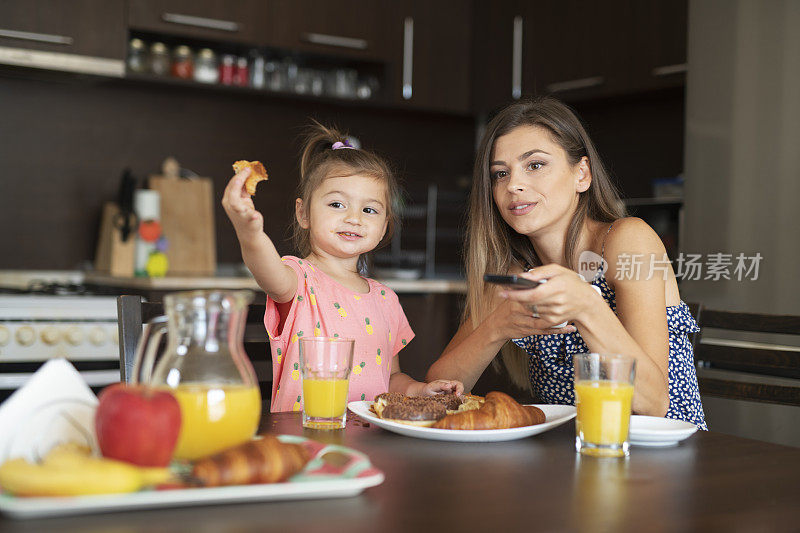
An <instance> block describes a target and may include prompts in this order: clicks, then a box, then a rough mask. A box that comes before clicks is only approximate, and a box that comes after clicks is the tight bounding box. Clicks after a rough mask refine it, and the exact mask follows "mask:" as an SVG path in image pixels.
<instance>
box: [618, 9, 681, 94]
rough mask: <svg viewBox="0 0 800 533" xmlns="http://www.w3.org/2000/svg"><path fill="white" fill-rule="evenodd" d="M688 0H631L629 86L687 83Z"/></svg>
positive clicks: (641, 86)
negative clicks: (633, 22)
mask: <svg viewBox="0 0 800 533" xmlns="http://www.w3.org/2000/svg"><path fill="white" fill-rule="evenodd" d="M688 14H689V6H688V0H650V1H648V2H634V4H633V16H634V21H635V24H634V25H633V26H632V33H631V45H630V51H631V63H630V64H631V69H630V74H631V76H630V80H629V83H630V86H631V88H632V89H634V90H647V89H660V88H666V87H680V86H683V85H684V84H685V83H686V68H687V64H686V39H687V35H686V32H687V27H688Z"/></svg>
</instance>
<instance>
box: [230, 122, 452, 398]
mask: <svg viewBox="0 0 800 533" xmlns="http://www.w3.org/2000/svg"><path fill="white" fill-rule="evenodd" d="M251 172H252V170H251V168H250V167H247V168H244V169H243V170H241V171H240V172H237V173H236V175H235V176H233V178H231V180H230V182H229V183H228V185H227V187H226V189H225V194H224V196H223V199H222V205H223V207H224V209H225V212H226V214H227V215H228V217H229V218H230V220H231V222H232V223H233V226H234V228H235V230H236V236H237V238H238V239H239V244H240V245H241V249H242V258H243V259H244V262H245V264H246V265H247V267H248V268H249V269H250V272H251V273H252V274H253V276H254V277H255V279H256V281H257V282H258V284H259V286H260V287H261V288H262V289H263V290H264V292H265V293H266V295H267V311H266V315H265V317H264V325H265V326H266V329H267V333H268V334H269V338H270V350H271V352H272V372H273V381H272V395H271V404H270V410H271V411H272V412H277V411H291V410H301V409H302V403H303V399H302V387H301V382H300V372H299V349H298V346H299V342H298V339H299V338H300V337H302V336H315V337H317V336H329V337H343V338H352V339H355V353H354V356H353V370H352V372H351V375H350V387H349V393H348V401H353V400H373V399H374V397H375V396H376V395H378V394H380V393H383V392H387V391H390V392H399V393H402V394H405V395H408V396H430V395H433V394H437V393H441V392H454V393H457V394H461V392H462V391H463V385H462V384H461V383H460V382H458V381H452V380H447V379H438V380H433V381H432V382H430V383H421V382H418V381H415V380H414V379H412V378H411V377H410V376H408V375H406V374H403V373H402V372H401V371H400V362H399V359H398V352H400V350H402V349H403V348H404V347H405V346H406V345H407V344H408V343H409V342H410V341H411V339H413V338H414V332H413V331H412V330H411V328H410V327H409V324H408V320H407V319H406V316H405V314H404V313H403V309H402V307H401V306H400V302H399V301H398V298H397V295H396V294H395V293H394V292H393V291H392V290H391V289H389V288H388V287H386V286H385V285H383V284H381V283H379V282H377V281H375V280H373V279H370V278H367V277H363V276H362V275H361V272H363V270H364V268H365V266H366V260H365V256H366V254H368V253H369V252H371V251H372V250H374V249H375V248H376V247H378V246H380V245H381V244H384V243H385V242H387V241H388V240H389V239H390V238H391V235H392V230H393V228H394V227H395V226H396V225H397V222H398V213H397V206H398V200H399V187H398V184H397V181H396V178H395V176H394V174H393V173H392V172H391V170H390V169H389V167H388V165H387V164H386V162H385V161H384V160H383V159H382V158H380V157H379V156H377V155H376V154H374V153H372V152H369V151H367V150H362V149H357V148H354V147H352V146H350V144H349V143H348V141H347V137H346V136H345V135H343V134H342V133H340V132H338V131H336V130H334V129H331V128H326V127H323V126H321V125H319V124H315V125H314V126H313V127H312V128H311V129H310V131H309V133H308V135H307V137H306V139H305V144H304V149H303V153H302V158H301V163H300V184H299V188H298V194H297V196H298V197H297V199H296V200H295V220H294V241H295V245H296V247H297V249H298V250H299V252H300V254H299V256H291V255H287V256H284V257H281V256H280V255H279V254H278V252H277V250H276V249H275V246H274V244H273V243H272V240H271V239H270V238H269V237H268V236H267V235H266V234H265V233H264V230H263V225H264V219H263V215H262V214H261V213H260V212H258V211H257V210H256V209H255V206H254V204H253V200H252V199H251V197H250V194H248V191H247V190H246V189H245V181H246V180H247V179H248V177H250V174H251Z"/></svg>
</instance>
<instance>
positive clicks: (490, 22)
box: [473, 0, 688, 112]
mask: <svg viewBox="0 0 800 533" xmlns="http://www.w3.org/2000/svg"><path fill="white" fill-rule="evenodd" d="M475 9H476V12H475V20H476V21H481V24H480V25H476V29H475V55H474V57H475V65H474V69H475V75H474V78H473V85H474V87H475V89H474V92H475V108H476V110H477V111H479V112H480V111H488V110H491V109H494V108H496V107H497V106H499V105H502V104H503V103H505V102H508V101H509V100H511V99H515V98H519V97H520V96H521V95H524V94H528V95H530V94H552V95H555V96H557V97H559V98H561V99H564V100H567V101H570V100H583V99H590V98H598V97H604V96H616V95H623V94H631V93H635V92H641V91H647V90H652V89H658V88H663V87H670V86H676V85H681V84H683V83H684V76H683V72H684V71H685V62H686V23H687V11H688V7H687V3H686V1H681V0H678V1H669V0H658V1H654V2H636V1H633V0H608V1H606V2H589V3H586V2H579V1H578V0H538V1H536V2H526V1H523V0H500V1H499V2H496V3H492V4H491V5H489V4H487V3H484V2H478V3H477V4H476V8H475Z"/></svg>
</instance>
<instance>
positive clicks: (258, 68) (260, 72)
mask: <svg viewBox="0 0 800 533" xmlns="http://www.w3.org/2000/svg"><path fill="white" fill-rule="evenodd" d="M264 66H265V61H264V56H262V55H261V54H260V53H258V52H256V51H253V52H251V53H250V87H253V88H255V89H263V88H264V84H265V82H266V80H265V77H264Z"/></svg>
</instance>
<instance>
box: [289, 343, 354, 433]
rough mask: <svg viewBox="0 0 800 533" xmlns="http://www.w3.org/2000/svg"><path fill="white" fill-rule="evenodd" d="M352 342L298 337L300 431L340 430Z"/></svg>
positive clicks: (348, 378) (348, 382) (345, 418)
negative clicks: (301, 395)
mask: <svg viewBox="0 0 800 533" xmlns="http://www.w3.org/2000/svg"><path fill="white" fill-rule="evenodd" d="M354 345H355V341H354V340H353V339H344V338H341V337H301V338H300V377H301V378H302V383H303V427H305V428H311V429H342V428H344V426H345V423H346V422H347V394H348V391H349V384H350V369H351V368H352V366H353V349H354Z"/></svg>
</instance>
